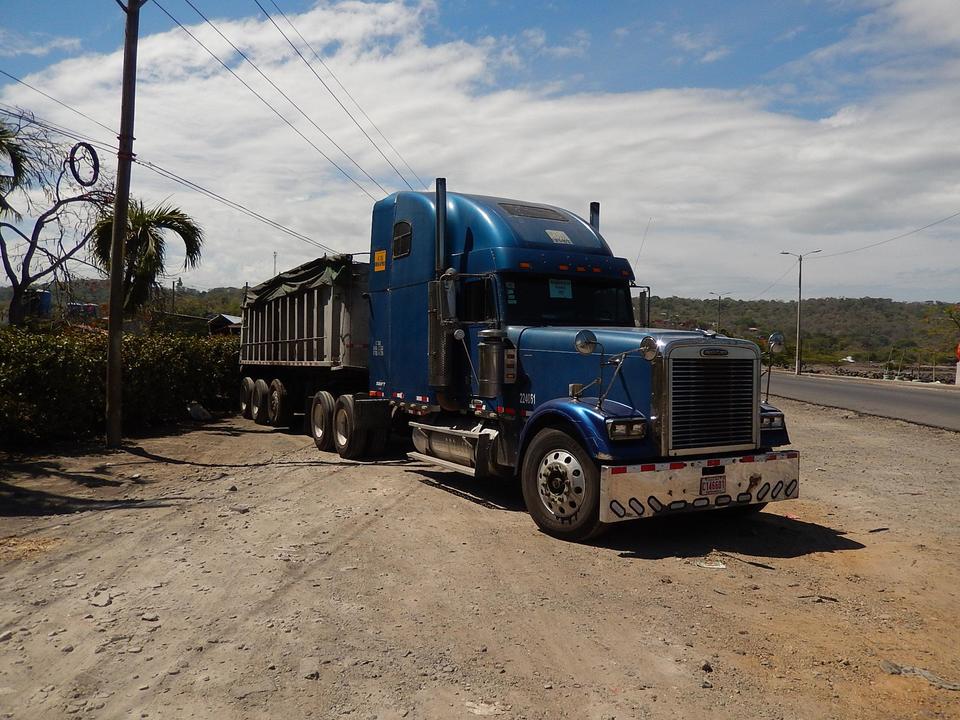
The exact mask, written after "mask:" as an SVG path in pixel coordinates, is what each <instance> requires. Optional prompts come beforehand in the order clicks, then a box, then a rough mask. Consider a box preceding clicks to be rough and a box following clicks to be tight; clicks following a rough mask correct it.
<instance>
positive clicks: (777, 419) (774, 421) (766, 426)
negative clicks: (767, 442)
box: [760, 413, 783, 430]
mask: <svg viewBox="0 0 960 720" xmlns="http://www.w3.org/2000/svg"><path fill="white" fill-rule="evenodd" d="M782 428H783V415H782V414H781V413H777V414H776V415H761V416H760V429H761V430H780V429H782Z"/></svg>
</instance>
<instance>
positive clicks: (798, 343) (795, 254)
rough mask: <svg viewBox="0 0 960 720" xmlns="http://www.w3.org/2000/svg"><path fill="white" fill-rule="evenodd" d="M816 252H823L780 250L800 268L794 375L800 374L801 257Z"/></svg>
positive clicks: (798, 274)
mask: <svg viewBox="0 0 960 720" xmlns="http://www.w3.org/2000/svg"><path fill="white" fill-rule="evenodd" d="M818 252H823V250H811V251H810V252H808V253H793V252H787V251H786V250H783V251H781V252H780V254H781V255H793V256H794V257H795V258H797V261H798V263H799V265H798V267H799V268H800V270H799V272H798V273H797V367H796V370H795V371H794V374H795V375H799V374H800V305H801V303H802V302H803V258H805V257H806V256H807V255H816V254H817V253H818Z"/></svg>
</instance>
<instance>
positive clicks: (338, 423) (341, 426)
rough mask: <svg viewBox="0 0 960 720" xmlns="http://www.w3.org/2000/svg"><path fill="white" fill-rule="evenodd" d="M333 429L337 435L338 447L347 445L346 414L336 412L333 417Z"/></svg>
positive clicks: (340, 411)
mask: <svg viewBox="0 0 960 720" xmlns="http://www.w3.org/2000/svg"><path fill="white" fill-rule="evenodd" d="M334 428H335V430H336V433H337V444H338V445H339V446H340V447H346V445H347V413H345V412H344V411H343V410H337V412H336V414H335V416H334Z"/></svg>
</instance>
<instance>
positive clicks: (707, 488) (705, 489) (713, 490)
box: [700, 475, 727, 495]
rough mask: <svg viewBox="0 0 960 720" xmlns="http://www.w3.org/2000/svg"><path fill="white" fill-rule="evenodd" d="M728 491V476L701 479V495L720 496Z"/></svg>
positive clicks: (712, 476) (711, 476)
mask: <svg viewBox="0 0 960 720" xmlns="http://www.w3.org/2000/svg"><path fill="white" fill-rule="evenodd" d="M726 489H727V476H726V475H710V476H709V477H702V478H700V494H701V495H719V494H720V493H722V492H725V491H726Z"/></svg>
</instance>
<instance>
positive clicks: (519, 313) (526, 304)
mask: <svg viewBox="0 0 960 720" xmlns="http://www.w3.org/2000/svg"><path fill="white" fill-rule="evenodd" d="M503 289H504V296H505V297H504V300H505V301H506V310H507V312H506V315H507V318H506V319H507V322H508V323H510V324H511V325H575V326H579V325H606V326H615V327H633V324H634V323H633V309H632V307H631V305H630V288H629V287H628V286H627V283H626V282H617V281H615V280H609V279H605V280H589V279H587V278H577V277H573V278H571V277H563V278H560V277H544V276H536V275H508V276H506V277H505V278H504V282H503Z"/></svg>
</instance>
